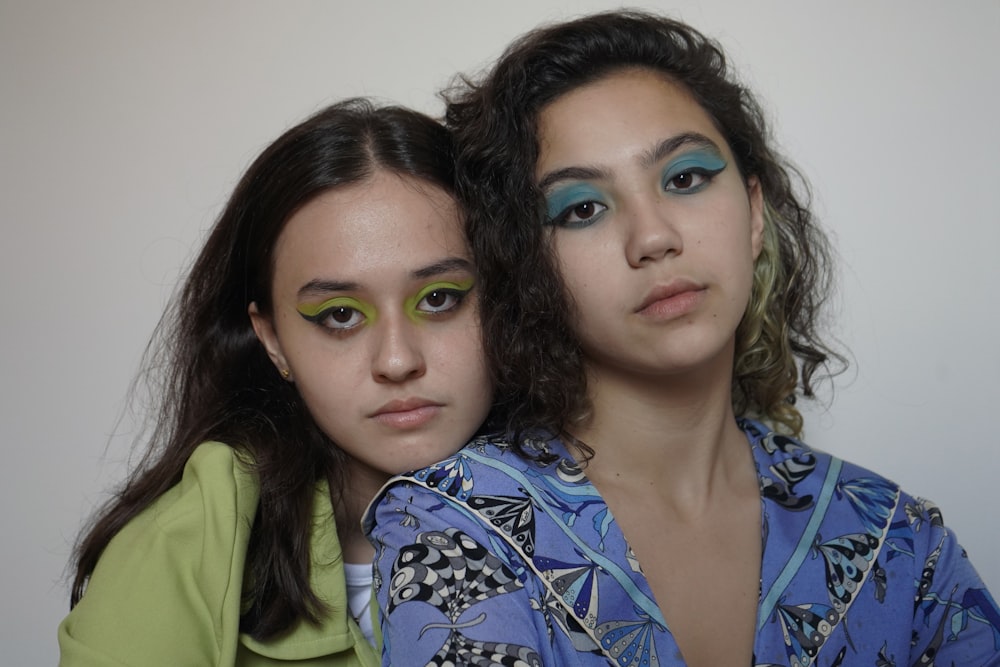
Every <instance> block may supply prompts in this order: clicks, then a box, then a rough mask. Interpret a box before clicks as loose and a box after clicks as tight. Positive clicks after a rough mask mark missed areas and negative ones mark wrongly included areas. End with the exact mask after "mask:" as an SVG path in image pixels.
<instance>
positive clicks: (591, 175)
mask: <svg viewBox="0 0 1000 667" xmlns="http://www.w3.org/2000/svg"><path fill="white" fill-rule="evenodd" d="M687 146H696V147H700V148H707V149H709V150H711V151H713V152H715V153H719V154H720V155H721V153H722V151H721V150H720V149H719V146H718V144H716V143H715V142H714V141H712V140H711V139H709V138H708V137H706V136H705V135H704V134H701V133H700V132H684V133H683V134H678V135H677V136H674V137H670V138H668V139H664V140H663V141H661V142H659V143H658V144H656V145H655V146H653V147H652V148H651V149H649V150H648V151H646V152H645V153H643V154H642V155H641V156H640V158H639V164H640V165H641V166H642V168H643V169H648V168H649V167H651V166H653V165H654V164H656V163H657V162H659V161H660V160H662V159H663V158H665V157H666V156H668V155H670V154H671V153H674V152H676V151H678V150H680V149H681V148H685V147H687ZM610 176H611V174H610V173H609V172H608V171H607V170H606V169H603V168H601V167H583V166H574V167H566V168H565V169H557V170H555V171H552V172H549V173H548V174H546V175H545V177H544V178H542V180H540V181H539V182H538V188H539V189H540V190H541V191H542V192H545V191H546V190H548V189H549V188H550V187H551V186H552V185H554V184H555V183H558V182H559V181H569V180H574V181H588V180H601V179H608V178H610Z"/></svg>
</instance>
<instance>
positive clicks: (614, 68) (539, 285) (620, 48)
mask: <svg viewBox="0 0 1000 667" xmlns="http://www.w3.org/2000/svg"><path fill="white" fill-rule="evenodd" d="M626 69H648V70H651V71H654V72H657V73H659V74H660V75H662V76H664V77H665V78H667V79H668V80H670V81H672V82H674V83H677V84H680V85H681V86H683V87H684V88H685V89H686V90H687V91H689V92H690V94H691V95H692V96H693V97H694V99H695V100H696V101H697V103H698V104H699V105H700V106H701V108H702V109H703V110H704V111H705V112H706V113H707V114H708V116H709V117H710V118H711V119H712V120H713V122H714V123H715V125H716V127H717V128H718V129H719V131H720V132H721V134H722V135H723V137H724V138H725V140H726V141H727V142H728V144H729V147H730V149H731V150H732V153H733V155H734V156H735V160H736V163H737V166H738V169H739V171H740V174H741V175H742V177H743V179H744V181H745V182H746V181H748V179H750V178H751V177H755V178H757V179H758V180H759V182H760V185H761V188H762V191H763V195H764V201H765V216H764V217H765V233H764V244H763V250H762V252H761V255H760V257H759V258H758V260H757V261H756V264H755V270H754V279H753V286H752V290H751V292H752V293H751V298H750V303H749V306H748V308H747V310H746V313H745V315H744V317H743V320H742V321H741V323H740V325H739V327H738V329H737V332H736V346H735V354H736V357H735V363H734V370H733V378H732V400H733V407H734V410H735V412H736V414H738V415H748V416H750V415H752V416H756V417H760V418H763V419H765V420H767V421H769V422H772V424H773V425H774V426H775V427H777V428H779V429H782V430H785V431H787V432H789V433H792V434H796V435H797V434H799V433H800V431H801V428H802V417H801V415H800V413H799V411H798V410H797V409H796V407H795V399H796V396H797V394H798V393H801V395H802V396H805V397H809V398H812V397H814V396H815V393H814V388H815V380H816V379H817V372H818V371H819V370H820V369H821V368H825V369H826V370H827V372H828V373H829V374H832V373H834V372H837V371H839V370H842V368H843V366H844V365H845V364H846V361H845V360H844V358H843V357H842V356H841V355H839V354H837V353H836V352H835V351H834V350H833V349H832V348H831V347H830V346H828V345H827V344H826V343H824V342H823V340H821V337H820V335H819V331H818V329H819V321H820V315H821V310H822V306H823V304H824V301H825V298H826V296H827V295H828V294H829V288H830V286H831V282H832V271H831V261H830V255H831V253H830V250H829V246H828V241H827V239H826V237H825V235H824V234H823V232H822V230H820V229H819V228H818V227H817V226H816V224H815V222H814V220H813V216H812V214H811V212H810V211H809V208H808V200H809V191H808V186H807V185H806V184H805V182H804V180H803V179H802V178H801V176H800V175H799V173H798V172H797V171H796V170H795V168H794V167H792V166H791V165H789V164H788V163H786V162H785V161H784V160H783V159H782V158H781V157H780V156H779V155H778V154H777V153H776V152H775V151H774V150H773V148H772V146H771V140H770V137H769V133H768V129H767V124H766V122H765V118H764V114H763V112H762V110H761V108H760V106H759V105H758V103H757V102H756V101H755V99H754V98H753V95H752V94H751V93H750V91H749V90H748V89H747V88H745V87H744V86H742V85H741V84H740V83H739V82H738V81H737V80H736V78H735V76H734V75H733V74H732V73H731V72H730V70H729V68H728V67H727V63H726V58H725V55H724V54H723V52H722V49H721V47H719V45H717V44H716V43H715V42H713V41H712V40H710V39H708V38H707V37H705V36H704V35H702V34H701V33H699V32H698V31H696V30H694V29H693V28H691V27H689V26H687V25H686V24H684V23H681V22H678V21H676V20H672V19H669V18H665V17H662V16H657V15H654V14H649V13H644V12H637V11H613V12H606V13H600V14H594V15H590V16H586V17H583V18H580V19H577V20H573V21H569V22H565V23H560V24H555V25H552V26H547V27H542V28H539V29H537V30H535V31H532V32H529V33H527V34H526V35H524V36H522V37H521V38H519V39H518V40H516V41H515V42H513V43H512V44H511V45H510V46H509V47H508V48H507V50H506V51H505V52H504V53H503V55H501V57H500V58H499V60H498V61H497V62H496V64H495V65H494V66H493V67H492V69H490V70H489V71H487V72H486V73H485V74H484V75H482V76H481V77H480V79H479V80H470V79H468V78H465V79H462V80H460V81H459V82H458V83H457V84H456V85H455V86H453V87H452V88H451V89H449V90H446V91H445V92H444V94H443V96H444V98H445V101H446V102H447V112H446V123H447V124H448V126H449V127H450V128H451V129H452V131H453V132H454V134H455V140H456V143H457V146H458V148H457V151H458V153H457V162H456V165H457V167H456V170H457V183H458V192H459V196H460V198H461V199H462V200H463V203H464V204H465V206H466V208H467V209H468V214H469V217H468V233H469V238H470V242H471V244H472V247H473V251H474V254H475V258H476V262H477V264H478V267H479V272H480V280H479V288H480V296H481V299H482V305H481V317H482V322H483V327H484V341H485V345H486V348H487V353H488V355H489V358H490V363H491V367H492V370H493V374H494V379H495V381H496V391H497V393H496V400H497V415H498V416H500V417H501V418H502V419H504V420H506V423H507V426H508V429H509V430H510V431H511V432H512V433H514V435H515V440H520V439H521V436H522V435H523V434H525V433H527V432H529V431H532V430H536V429H544V430H547V431H550V432H554V433H561V432H565V429H566V427H567V426H568V425H570V424H572V423H574V422H578V421H580V420H584V419H586V417H587V416H588V414H589V411H590V404H589V401H588V398H587V383H586V375H585V372H584V363H583V358H582V352H581V349H580V344H579V342H578V340H577V338H576V337H575V335H574V333H573V329H572V326H571V324H570V323H571V321H572V320H571V317H570V305H569V304H570V299H569V295H568V293H567V291H566V289H565V286H564V284H563V282H562V280H561V278H560V275H559V272H558V270H557V268H556V262H555V261H554V256H553V254H552V250H551V247H550V244H549V243H548V242H547V236H546V233H545V231H544V227H543V224H542V222H543V221H544V220H545V206H544V198H543V195H542V192H541V191H540V189H539V188H538V186H537V184H536V183H535V181H534V173H535V164H536V161H537V159H538V155H539V146H538V137H537V125H538V117H539V114H540V112H541V111H542V110H543V109H544V108H545V107H546V105H548V104H550V103H551V102H553V101H555V100H556V99H557V98H559V97H560V96H562V95H564V94H565V93H567V92H569V91H571V90H574V89H576V88H578V87H580V86H583V85H585V84H588V83H592V82H594V81H596V80H599V79H601V78H603V77H606V76H608V75H610V74H613V73H615V72H618V71H622V70H626ZM797 190H798V192H797ZM834 368H836V370H834Z"/></svg>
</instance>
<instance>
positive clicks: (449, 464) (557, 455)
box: [365, 435, 576, 530]
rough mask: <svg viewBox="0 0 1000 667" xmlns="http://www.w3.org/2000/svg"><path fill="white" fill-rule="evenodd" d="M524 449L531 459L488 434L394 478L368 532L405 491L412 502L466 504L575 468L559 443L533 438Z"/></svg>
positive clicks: (369, 515) (380, 497)
mask: <svg viewBox="0 0 1000 667" xmlns="http://www.w3.org/2000/svg"><path fill="white" fill-rule="evenodd" d="M525 448H526V454H527V456H525V455H523V454H521V453H520V452H518V451H517V450H516V449H515V448H514V447H513V446H512V445H511V444H510V442H509V441H508V440H507V439H506V438H504V437H502V436H497V435H492V436H483V437H479V438H476V439H474V440H472V441H471V442H469V443H468V444H467V445H466V446H465V447H463V448H462V449H460V450H459V451H458V452H456V453H455V454H453V455H452V456H449V457H448V458H446V459H444V460H442V461H439V462H438V463H434V464H432V465H429V466H427V467H426V468H422V469H420V470H415V471H412V472H408V473H403V474H401V475H396V476H394V477H393V478H391V479H390V480H389V481H388V482H386V484H385V485H384V486H383V487H382V489H381V490H380V491H379V493H378V494H377V495H376V496H375V498H374V499H373V500H372V502H371V504H370V505H369V509H368V512H367V513H366V516H367V518H366V520H365V526H366V530H369V529H370V528H371V523H372V520H373V515H374V509H375V508H376V507H377V506H378V505H379V504H380V503H381V504H384V503H386V502H388V501H391V500H392V499H393V498H394V496H398V495H400V494H401V493H404V490H405V495H407V497H409V498H413V497H420V496H425V495H429V496H437V497H439V498H441V499H444V500H447V501H452V502H454V503H457V504H462V503H465V502H467V501H468V500H469V499H470V498H471V497H472V496H473V495H477V496H482V495H497V494H501V495H502V494H505V493H513V492H515V491H518V490H519V489H521V490H523V489H524V488H525V487H534V486H537V485H539V484H540V483H542V482H541V480H542V479H544V478H546V477H551V476H556V475H558V474H559V473H560V471H561V470H576V465H575V463H573V461H572V459H571V458H570V457H569V455H568V454H567V453H566V450H565V448H564V446H563V445H562V443H561V442H560V441H559V440H558V439H543V438H537V439H529V440H527V441H526V443H525ZM572 474H575V473H572Z"/></svg>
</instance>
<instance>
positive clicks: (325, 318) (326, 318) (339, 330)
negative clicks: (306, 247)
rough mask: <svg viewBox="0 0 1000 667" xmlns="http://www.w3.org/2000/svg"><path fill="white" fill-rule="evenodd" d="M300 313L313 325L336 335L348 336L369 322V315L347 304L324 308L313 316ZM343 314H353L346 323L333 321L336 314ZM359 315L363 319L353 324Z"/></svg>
mask: <svg viewBox="0 0 1000 667" xmlns="http://www.w3.org/2000/svg"><path fill="white" fill-rule="evenodd" d="M352 300H353V299H352ZM299 313H300V314H301V315H302V317H304V318H305V319H306V320H308V321H309V322H312V323H313V324H315V325H317V326H318V327H320V328H322V329H323V330H325V331H328V332H330V333H331V334H334V335H346V334H347V333H348V332H350V331H352V330H353V329H356V328H358V327H359V326H362V325H363V324H364V323H365V322H366V321H367V320H368V315H366V314H365V313H364V311H362V310H361V309H359V308H355V307H353V306H350V305H348V304H346V303H334V304H331V305H330V306H329V307H328V308H324V309H323V310H320V311H319V312H317V313H315V314H313V315H307V314H306V313H303V312H301V311H299ZM341 313H343V314H347V313H350V314H351V315H350V319H348V320H347V322H346V323H341V322H337V321H336V320H334V319H333V318H334V315H335V314H341ZM359 315H360V316H361V318H362V319H361V320H360V321H357V322H353V320H354V319H355V317H356V316H359ZM352 322H353V323H352ZM338 325H339V326H338Z"/></svg>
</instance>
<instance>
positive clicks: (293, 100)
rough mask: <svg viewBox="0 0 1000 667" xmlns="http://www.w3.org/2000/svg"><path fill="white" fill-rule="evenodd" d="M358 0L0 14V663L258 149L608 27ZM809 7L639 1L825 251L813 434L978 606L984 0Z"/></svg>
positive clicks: (985, 185)
mask: <svg viewBox="0 0 1000 667" xmlns="http://www.w3.org/2000/svg"><path fill="white" fill-rule="evenodd" d="M355 4H356V5H358V6H354V5H355ZM361 4H362V3H350V4H349V3H347V2H343V3H340V2H333V1H330V2H304V1H288V2H280V3H278V2H267V1H249V0H247V1H241V2H212V3H205V2H202V1H201V0H183V1H178V0H174V1H172V2H169V3H163V2H146V3H136V2H131V1H127V0H122V1H120V2H112V1H110V0H101V1H98V0H93V1H91V2H86V3H77V2H70V1H65V2H38V1H34V0H23V1H11V0H0V90H2V95H3V98H2V103H0V221H2V222H0V224H2V239H0V278H2V285H3V289H2V294H0V313H2V317H3V334H2V335H3V338H2V341H3V345H2V347H0V383H2V384H0V386H2V390H3V395H2V400H0V442H2V443H3V447H4V458H3V466H2V470H0V502H2V506H3V513H2V524H0V530H2V535H3V550H2V554H3V561H2V568H0V572H2V574H0V576H2V577H3V579H2V587H0V590H2V591H3V593H4V595H3V602H2V603H0V610H2V612H3V620H2V622H0V647H2V648H0V652H2V655H3V661H4V663H5V664H12V665H14V664H16V665H26V664H52V663H54V662H55V661H56V656H57V650H56V644H55V628H56V625H57V623H58V621H59V620H60V618H61V617H62V616H63V615H64V613H65V612H66V610H67V588H66V584H65V581H64V578H63V577H64V567H65V563H66V560H67V558H68V556H69V553H70V548H71V545H72V542H73V539H74V537H75V535H76V532H77V530H78V529H79V527H80V525H81V522H82V521H83V519H84V517H85V516H86V515H87V514H88V513H89V511H90V510H91V508H92V507H93V506H94V504H96V503H98V502H100V501H101V500H103V498H104V497H105V496H104V495H103V494H104V492H105V491H106V490H107V488H108V487H109V486H110V485H111V484H112V483H113V482H114V481H116V480H118V479H119V478H120V476H121V475H122V473H123V462H124V461H125V459H126V457H127V455H128V452H129V445H130V433H129V431H130V428H131V422H130V421H129V420H128V419H126V420H125V421H124V422H123V423H122V424H121V425H120V426H117V430H116V424H117V420H118V417H119V415H120V414H121V410H122V407H123V405H124V399H125V396H126V392H127V388H128V384H129V382H130V380H131V378H132V376H133V373H134V371H135V369H136V365H137V363H138V360H139V357H140V354H141V352H142V350H143V347H144V345H145V343H146V340H147V338H148V336H149V334H150V333H151V331H152V329H153V326H154V325H155V323H156V321H157V319H158V317H159V314H160V311H161V308H162V306H163V304H164V303H165V301H166V300H167V298H168V296H169V294H170V292H171V289H172V287H173V285H174V284H175V282H176V280H177V278H178V276H179V275H180V274H181V273H182V272H183V270H184V268H185V266H186V265H187V262H188V261H189V260H190V258H191V256H192V253H193V252H194V251H195V249H196V248H197V247H198V245H199V242H200V239H201V238H202V235H203V233H204V231H205V230H206V229H207V228H208V227H209V226H210V225H211V224H212V222H213V219H214V217H215V216H216V215H217V213H218V212H219V210H220V208H221V206H222V205H223V203H224V201H225V198H226V196H227V195H228V193H229V190H230V189H231V187H232V186H233V185H234V183H235V181H236V179H237V178H238V176H239V174H240V173H241V171H242V170H243V169H244V168H245V167H246V166H247V164H248V162H249V161H250V160H251V159H252V158H253V157H254V156H255V155H256V153H257V152H258V151H259V150H260V149H261V148H262V147H263V146H264V145H265V144H266V143H267V142H268V141H270V140H271V139H273V138H274V137H276V136H277V135H278V134H279V133H280V132H281V131H282V130H283V129H284V128H286V127H287V126H289V125H291V124H293V123H295V122H297V121H298V120H300V119H302V118H303V117H304V116H305V115H307V114H309V113H310V112H312V111H314V110H316V109H317V108H319V107H321V106H323V105H325V104H327V103H329V102H331V101H334V100H336V99H338V98H341V97H345V96H353V95H361V94H366V95H377V96H380V97H383V98H387V99H392V100H396V101H399V102H401V103H405V104H409V105H412V106H415V107H417V108H420V109H422V110H425V111H429V112H431V113H438V112H439V111H440V105H439V103H438V101H437V99H436V97H435V96H434V92H435V91H436V90H438V89H439V88H440V87H442V86H443V85H444V84H446V83H447V82H448V80H449V78H450V76H451V75H452V74H453V73H455V72H457V71H473V70H476V69H478V68H479V67H480V66H481V65H483V64H485V63H486V62H488V61H489V60H490V59H491V58H493V57H494V56H495V55H496V54H497V53H498V52H499V50H500V49H501V48H502V47H503V45H505V44H506V43H507V42H508V41H509V40H510V39H511V38H512V37H514V36H515V35H517V34H520V33H521V32H523V31H524V30H526V29H528V28H530V27H532V26H534V25H535V24H537V23H539V22H541V21H545V20H550V19H558V18H563V17H566V16H570V15H573V14H575V13H579V12H583V11H587V10H594V9H606V8H609V7H610V6H611V5H610V4H608V3H605V2H594V1H587V2H573V3H570V2H561V1H560V0H513V1H512V0H507V1H506V2H491V3H473V2H467V1H457V0H455V1H444V0H442V1H438V2H426V3H413V2H407V1H404V0H399V1H395V2H393V1H388V0H385V1H380V2H371V1H369V2H366V3H364V6H361ZM640 4H641V3H640ZM805 5H806V3H801V2H797V1H792V0H789V1H775V2H767V3H748V2H744V1H743V0H725V1H723V0H719V1H717V2H697V1H694V0H689V1H687V2H684V3H676V6H674V5H673V4H672V3H669V2H661V3H655V4H654V3H647V4H646V6H649V7H655V8H658V9H661V10H663V11H667V12H670V13H672V14H673V15H675V16H679V17H681V18H684V19H686V20H688V21H690V22H691V23H693V24H694V25H695V26H697V27H699V28H701V29H702V30H703V31H705V32H707V33H709V34H711V35H713V36H715V37H717V38H718V39H720V40H721V41H722V43H723V44H724V45H725V46H726V48H727V49H728V51H729V54H730V56H731V58H732V60H733V61H734V62H735V63H736V65H737V66H738V68H739V69H740V71H741V72H742V73H743V75H744V77H745V78H746V79H747V80H748V81H749V82H751V83H752V84H753V86H755V88H756V89H757V91H758V93H759V95H760V96H761V98H762V99H763V100H764V102H765V104H766V106H767V108H768V109H769V111H770V113H771V115H772V117H773V119H774V124H775V130H776V134H777V136H778V137H779V140H780V142H781V144H782V145H783V146H784V147H785V148H786V149H787V152H788V153H789V154H790V155H791V156H792V157H793V159H794V160H795V161H796V162H797V163H798V164H799V165H800V166H801V167H802V168H803V170H804V172H805V174H806V175H807V176H808V178H809V179H810V181H811V182H812V184H813V186H814V190H815V192H816V208H817V210H818V211H819V213H820V214H821V216H822V219H823V220H824V222H825V223H826V224H827V225H828V227H829V228H830V229H832V231H833V233H834V235H835V238H836V243H837V247H838V249H839V252H840V254H841V256H842V264H841V267H842V275H841V289H840V291H839V293H838V295H837V296H836V299H835V301H836V302H837V304H838V305H839V308H840V312H839V315H838V316H837V319H836V323H835V326H836V330H837V333H838V335H839V336H840V337H841V339H842V340H843V341H844V342H845V343H846V344H847V345H848V346H849V347H850V348H851V349H852V351H853V355H854V358H855V365H854V366H853V369H852V372H851V373H850V374H849V375H847V376H843V377H841V378H840V379H839V380H838V382H837V390H836V393H835V396H834V398H833V401H832V404H831V407H830V408H829V409H825V408H822V407H820V408H819V409H817V410H816V411H815V414H814V415H813V416H812V417H810V422H809V425H808V429H807V435H808V437H809V439H810V440H811V441H812V442H813V443H814V444H816V445H818V446H820V447H822V448H825V449H828V450H831V451H833V452H835V453H837V454H839V455H842V456H844V457H846V458H850V459H853V460H855V461H858V462H860V463H863V464H866V465H868V466H870V467H873V468H875V469H876V470H878V471H880V472H882V473H884V474H886V475H888V476H890V477H892V478H894V479H896V480H897V481H899V482H901V483H902V484H903V485H904V486H905V487H906V488H907V489H908V490H909V491H911V492H913V493H916V494H919V495H925V496H928V497H931V498H933V499H934V500H936V501H937V502H938V503H939V504H940V505H942V507H943V508H944V514H945V518H946V520H947V521H948V522H949V523H950V525H951V526H952V527H953V528H954V529H955V530H956V531H957V532H958V533H959V535H960V536H961V538H962V541H963V543H964V545H965V546H966V548H967V549H968V551H969V553H970V554H971V555H972V557H973V560H974V562H976V563H977V565H978V567H979V570H980V572H981V573H982V575H983V576H984V578H985V579H986V581H987V583H988V584H990V585H991V586H992V588H993V590H994V592H995V593H996V592H998V591H1000V535H998V531H997V522H996V519H995V518H994V517H993V516H992V515H993V512H991V511H989V510H988V505H989V504H995V501H990V500H989V499H990V498H992V497H994V495H993V492H994V491H995V486H996V484H997V482H998V480H997V473H998V472H1000V465H998V463H1000V453H998V451H997V446H996V444H997V437H996V435H995V433H996V427H995V415H993V414H992V411H993V410H996V409H998V406H997V398H998V390H997V378H998V376H1000V352H998V340H1000V313H998V303H1000V300H998V298H997V296H996V291H997V288H998V287H1000V262H998V261H997V249H998V248H1000V224H998V223H1000V215H998V213H997V211H998V208H1000V206H998V202H1000V197H998V192H1000V186H998V182H1000V166H998V162H997V157H998V155H1000V129H998V127H1000V125H998V123H997V119H998V118H1000V92H998V84H1000V46H998V41H997V37H998V35H1000V3H998V2H996V1H995V0H982V1H979V2H977V1H976V0H966V1H965V2H962V3H949V4H947V5H945V3H940V2H929V1H918V2H913V1H907V2H903V1H898V2H883V3H870V2H862V1H861V0H851V1H848V2H839V3H836V5H835V6H834V5H833V4H831V3H827V4H826V5H825V6H822V7H821V6H818V3H817V5H816V6H805ZM115 433H117V434H116V435H113V434H115ZM112 436H113V437H112Z"/></svg>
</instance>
